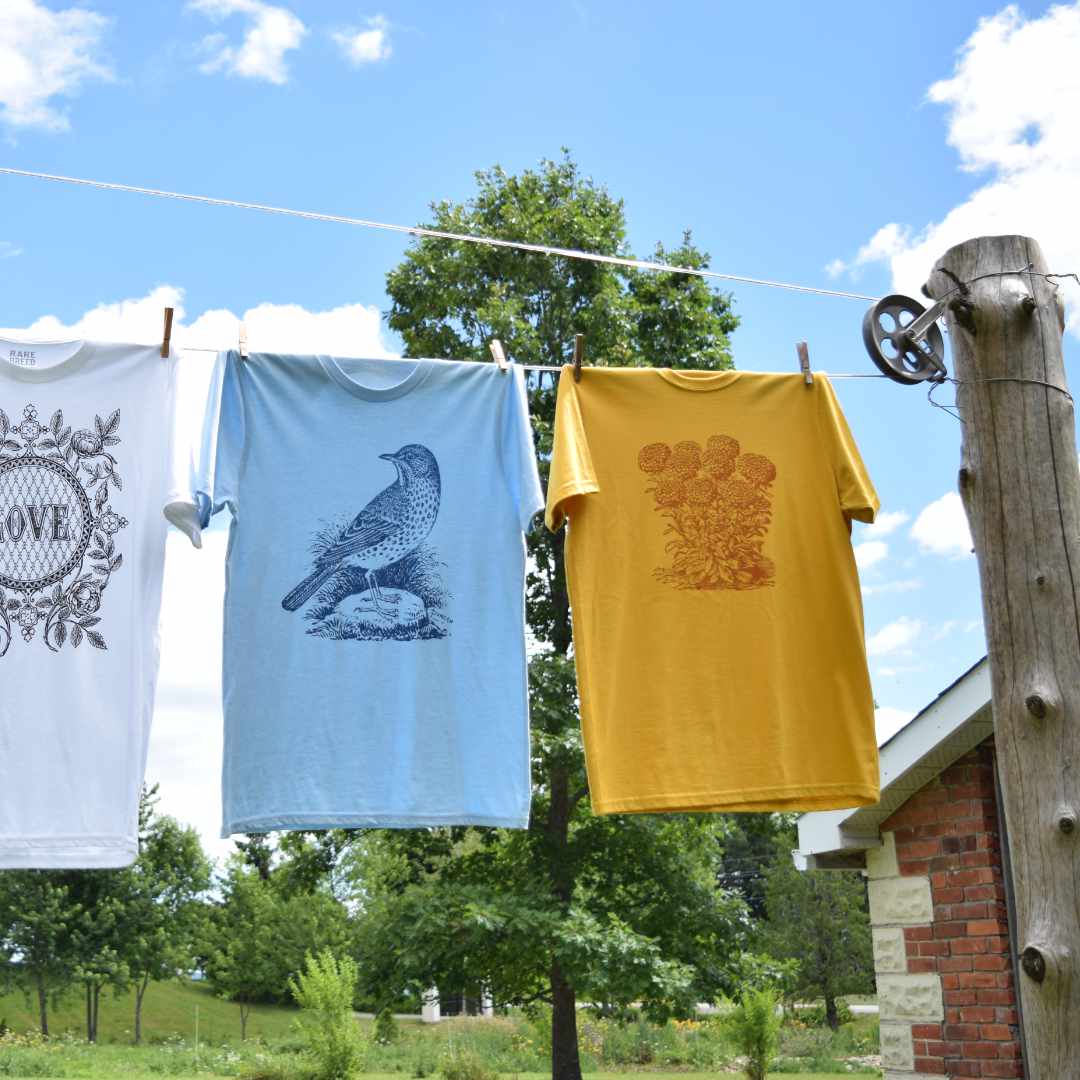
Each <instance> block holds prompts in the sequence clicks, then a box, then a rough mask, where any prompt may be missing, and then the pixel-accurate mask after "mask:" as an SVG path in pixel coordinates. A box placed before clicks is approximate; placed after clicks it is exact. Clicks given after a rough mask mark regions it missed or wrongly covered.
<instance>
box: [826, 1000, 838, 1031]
mask: <svg viewBox="0 0 1080 1080" xmlns="http://www.w3.org/2000/svg"><path fill="white" fill-rule="evenodd" d="M825 1023H826V1024H828V1025H829V1027H830V1028H831V1029H832V1030H833V1031H836V1030H837V1028H839V1027H840V1016H839V1014H838V1013H837V1011H836V998H834V997H833V996H832V994H826V995H825Z"/></svg>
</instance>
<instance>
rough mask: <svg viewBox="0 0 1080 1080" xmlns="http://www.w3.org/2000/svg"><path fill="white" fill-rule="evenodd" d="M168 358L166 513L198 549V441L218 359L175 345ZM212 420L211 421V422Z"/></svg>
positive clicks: (203, 430)
mask: <svg viewBox="0 0 1080 1080" xmlns="http://www.w3.org/2000/svg"><path fill="white" fill-rule="evenodd" d="M174 350H175V353H174V356H173V357H172V359H170V360H169V361H168V366H169V372H168V389H167V403H166V411H165V420H166V423H168V425H169V458H168V468H169V475H168V481H167V487H168V490H167V494H166V497H165V507H164V510H165V517H166V518H167V519H168V520H169V521H170V522H171V523H172V524H173V525H175V526H176V527H177V528H178V529H179V530H180V531H181V532H183V533H184V534H185V535H186V536H187V537H188V539H190V540H191V543H192V545H193V546H194V547H197V548H198V547H202V529H203V527H204V526H205V524H206V522H205V520H203V515H202V514H201V513H200V511H199V507H198V489H199V476H200V471H201V456H202V455H201V443H202V441H203V440H204V438H205V433H206V427H207V424H208V421H209V415H210V414H209V409H210V407H211V398H212V397H213V398H215V399H216V398H217V397H218V396H219V395H216V394H214V393H213V389H214V384H215V381H217V380H219V375H218V364H217V358H216V357H214V358H209V357H206V356H201V355H199V354H195V353H185V352H184V351H183V349H182V348H180V347H177V346H174ZM215 422H216V421H215Z"/></svg>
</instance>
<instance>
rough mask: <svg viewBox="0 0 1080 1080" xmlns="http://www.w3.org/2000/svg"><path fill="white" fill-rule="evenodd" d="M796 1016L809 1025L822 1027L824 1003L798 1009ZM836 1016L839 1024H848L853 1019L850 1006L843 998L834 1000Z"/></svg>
mask: <svg viewBox="0 0 1080 1080" xmlns="http://www.w3.org/2000/svg"><path fill="white" fill-rule="evenodd" d="M798 1017H799V1019H800V1020H801V1021H802V1022H803V1023H804V1024H809V1025H810V1026H811V1027H822V1026H823V1025H824V1024H825V1005H824V1003H822V1004H821V1005H815V1006H813V1008H810V1009H799V1010H798ZM836 1018H837V1020H838V1021H839V1023H841V1024H850V1023H851V1021H852V1020H854V1019H855V1015H854V1013H852V1011H851V1007H850V1006H849V1005H848V1003H847V1002H846V1001H844V999H843V998H838V999H837V1001H836Z"/></svg>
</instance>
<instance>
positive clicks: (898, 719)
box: [874, 705, 915, 746]
mask: <svg viewBox="0 0 1080 1080" xmlns="http://www.w3.org/2000/svg"><path fill="white" fill-rule="evenodd" d="M914 715H915V714H914V713H913V712H911V711H910V710H908V709H894V708H893V707H892V706H891V705H883V706H882V707H881V708H880V709H875V710H874V727H875V729H876V731H877V743H878V746H883V745H884V744H885V743H887V742H888V741H889V739H891V738H892V737H893V736H894V735H895V734H896V733H897V732H898V731H899V730H900V729H901V728H902V727H904V725H905V724H907V723H908V722H909V721H910V720H911V718H912V717H913V716H914Z"/></svg>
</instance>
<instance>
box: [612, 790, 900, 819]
mask: <svg viewBox="0 0 1080 1080" xmlns="http://www.w3.org/2000/svg"><path fill="white" fill-rule="evenodd" d="M880 800H881V794H880V788H878V787H874V786H871V785H851V784H815V785H813V786H811V787H807V786H802V787H777V788H754V789H750V790H746V789H743V790H740V791H695V792H686V793H683V794H676V795H656V796H641V797H637V798H633V799H593V800H592V810H593V813H594V814H649V813H686V814H692V813H714V812H718V811H738V810H743V811H762V810H847V809H851V808H854V807H858V806H873V805H875V804H876V803H878V802H880Z"/></svg>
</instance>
